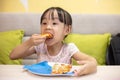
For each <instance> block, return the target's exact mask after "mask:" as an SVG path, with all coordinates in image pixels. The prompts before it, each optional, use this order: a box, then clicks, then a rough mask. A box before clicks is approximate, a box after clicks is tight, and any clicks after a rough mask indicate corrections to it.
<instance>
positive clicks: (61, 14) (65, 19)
mask: <svg viewBox="0 0 120 80" xmlns="http://www.w3.org/2000/svg"><path fill="white" fill-rule="evenodd" d="M55 10H56V11H57V14H58V18H59V21H60V22H62V23H64V24H65V25H72V18H71V15H70V14H69V13H68V12H67V11H66V10H64V9H62V8H60V7H50V8H48V9H47V10H45V11H44V13H43V14H42V16H41V22H40V23H42V20H43V19H44V16H45V15H46V13H47V12H49V11H50V12H51V13H50V17H51V18H52V19H53V20H54V11H55Z"/></svg>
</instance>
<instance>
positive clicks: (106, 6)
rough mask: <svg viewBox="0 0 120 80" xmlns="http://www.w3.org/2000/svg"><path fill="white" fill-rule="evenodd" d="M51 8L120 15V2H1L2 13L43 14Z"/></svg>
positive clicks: (76, 0)
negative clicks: (58, 7)
mask: <svg viewBox="0 0 120 80" xmlns="http://www.w3.org/2000/svg"><path fill="white" fill-rule="evenodd" d="M51 6H60V7H62V8H64V9H66V10H67V11H68V12H70V13H75V14H79V13H80V14H120V0H0V12H10V13H13V12H16V13H18V12H20V13H42V12H43V11H44V10H45V9H47V8H48V7H51Z"/></svg>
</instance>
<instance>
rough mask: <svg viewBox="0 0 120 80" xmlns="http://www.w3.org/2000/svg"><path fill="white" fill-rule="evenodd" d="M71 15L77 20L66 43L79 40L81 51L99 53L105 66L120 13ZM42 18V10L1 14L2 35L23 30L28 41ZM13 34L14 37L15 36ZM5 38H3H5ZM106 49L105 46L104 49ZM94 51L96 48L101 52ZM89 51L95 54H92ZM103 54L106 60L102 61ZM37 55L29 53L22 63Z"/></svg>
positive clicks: (117, 29) (101, 62)
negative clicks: (38, 11)
mask: <svg viewBox="0 0 120 80" xmlns="http://www.w3.org/2000/svg"><path fill="white" fill-rule="evenodd" d="M71 16H72V19H73V25H72V33H71V34H70V36H68V38H67V39H65V42H67V43H69V42H75V44H76V45H77V46H78V47H79V48H80V49H81V50H80V51H83V52H85V53H87V52H88V55H92V56H93V57H94V55H95V57H96V58H97V59H98V60H99V61H100V62H99V63H100V65H105V63H106V55H107V48H108V46H109V43H110V39H111V37H112V36H114V35H116V34H117V33H119V32H120V15H119V14H118V15H117V14H71ZM40 17H41V14H40V13H0V36H1V35H3V34H1V33H2V32H8V31H13V30H23V32H22V33H23V36H22V37H21V38H20V39H22V42H24V41H26V40H27V39H29V37H30V36H31V35H32V34H34V33H38V34H40ZM7 36H8V35H7ZM9 37H10V38H12V36H9ZM10 38H9V39H10ZM2 39H3V37H1V40H2ZM96 39H97V40H96ZM12 40H13V39H12ZM3 41H5V40H3ZM15 41H17V40H14V42H15ZM103 41H104V42H103ZM105 41H106V42H105ZM6 42H7V41H6ZM0 43H1V42H0ZM102 43H103V44H102ZM11 44H12V43H11ZM81 44H82V45H81ZM101 44H102V45H101ZM3 45H4V44H1V45H0V47H1V46H3ZM99 45H101V46H99ZM6 46H9V45H6ZM16 46H17V45H16ZM82 46H84V47H82ZM91 46H92V47H91ZM14 47H15V46H14ZM86 48H87V49H86ZM98 48H99V49H98ZM102 48H104V51H103V52H101V51H102ZM12 49H13V48H12ZM86 50H87V51H86ZM91 50H92V51H91ZM94 50H96V51H97V53H96V51H94ZM89 52H90V53H91V54H89ZM99 52H101V53H100V55H98V53H99ZM9 53H10V52H9ZM93 53H94V54H93ZM96 54H97V55H96ZM1 55H3V54H2V53H0V56H1ZM7 56H9V55H7ZM1 57H2V56H1ZM101 57H102V59H104V60H102V59H101ZM36 58H37V56H36V54H34V55H31V56H28V57H26V58H24V59H22V64H33V63H36ZM73 62H74V60H73ZM74 63H75V62H74ZM3 64H5V63H3Z"/></svg>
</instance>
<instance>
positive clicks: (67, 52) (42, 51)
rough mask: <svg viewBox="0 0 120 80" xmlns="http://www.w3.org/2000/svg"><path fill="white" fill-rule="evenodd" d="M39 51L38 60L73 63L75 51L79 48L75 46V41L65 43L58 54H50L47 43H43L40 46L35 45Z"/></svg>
mask: <svg viewBox="0 0 120 80" xmlns="http://www.w3.org/2000/svg"><path fill="white" fill-rule="evenodd" d="M35 50H36V52H37V56H38V58H37V62H41V61H48V62H60V63H66V64H71V63H72V59H71V57H72V56H73V54H74V53H76V52H78V51H79V49H78V48H77V47H76V46H75V44H74V43H69V44H64V45H63V46H62V48H61V50H60V52H59V53H58V54H57V55H56V56H51V55H49V52H48V50H47V46H46V44H44V43H42V44H40V45H38V46H35Z"/></svg>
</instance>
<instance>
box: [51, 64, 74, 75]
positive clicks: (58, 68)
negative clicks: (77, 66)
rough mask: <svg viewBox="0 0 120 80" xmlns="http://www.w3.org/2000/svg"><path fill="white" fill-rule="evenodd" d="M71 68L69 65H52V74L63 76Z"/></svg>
mask: <svg viewBox="0 0 120 80" xmlns="http://www.w3.org/2000/svg"><path fill="white" fill-rule="evenodd" d="M71 68H72V65H70V64H57V63H56V64H54V65H53V66H52V74H65V73H67V72H69V71H70V70H71Z"/></svg>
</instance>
